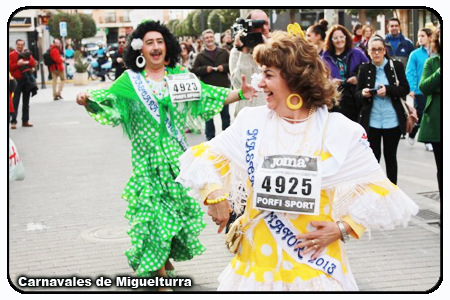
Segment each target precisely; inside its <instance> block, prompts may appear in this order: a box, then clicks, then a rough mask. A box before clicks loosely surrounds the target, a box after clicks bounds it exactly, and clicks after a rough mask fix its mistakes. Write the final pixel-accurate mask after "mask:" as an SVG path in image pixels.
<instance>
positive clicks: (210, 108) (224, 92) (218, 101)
mask: <svg viewBox="0 0 450 300" xmlns="http://www.w3.org/2000/svg"><path fill="white" fill-rule="evenodd" d="M200 84H201V85H202V94H201V99H200V101H193V102H190V104H191V110H190V111H191V114H192V116H193V117H194V118H195V117H201V118H202V119H203V120H204V121H207V120H210V119H212V118H213V117H214V115H216V114H218V113H220V112H221V111H222V109H223V106H224V104H225V100H226V99H227V96H228V93H229V92H230V89H227V88H223V87H219V86H212V85H209V84H206V83H203V82H201V81H200Z"/></svg>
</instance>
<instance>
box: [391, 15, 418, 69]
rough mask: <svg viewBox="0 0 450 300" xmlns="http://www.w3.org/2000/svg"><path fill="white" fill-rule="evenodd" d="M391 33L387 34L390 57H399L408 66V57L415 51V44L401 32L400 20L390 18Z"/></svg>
mask: <svg viewBox="0 0 450 300" xmlns="http://www.w3.org/2000/svg"><path fill="white" fill-rule="evenodd" d="M388 29H389V33H388V34H387V35H386V39H385V43H386V49H387V52H388V54H389V57H390V58H392V59H397V60H399V61H401V62H402V64H403V65H404V66H406V62H407V61H408V57H409V55H410V54H411V52H413V51H414V49H415V48H414V44H413V43H412V42H411V41H410V40H409V39H407V38H406V37H404V36H403V34H402V33H401V27H400V20H399V19H398V18H390V19H389V25H388Z"/></svg>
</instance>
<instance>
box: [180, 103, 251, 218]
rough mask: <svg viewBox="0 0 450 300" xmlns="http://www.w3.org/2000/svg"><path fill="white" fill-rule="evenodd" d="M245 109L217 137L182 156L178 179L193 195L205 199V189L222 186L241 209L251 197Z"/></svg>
mask: <svg viewBox="0 0 450 300" xmlns="http://www.w3.org/2000/svg"><path fill="white" fill-rule="evenodd" d="M242 112H243V113H242V114H240V115H239V117H238V118H236V120H235V121H234V122H233V124H232V125H231V126H230V127H228V128H227V129H226V130H225V131H224V132H222V133H221V134H219V135H218V136H217V137H216V138H214V139H213V140H211V141H209V142H206V143H202V144H200V145H197V146H194V147H191V148H189V149H188V150H187V151H186V152H185V153H184V154H183V155H182V156H181V157H180V158H179V162H180V174H179V175H178V177H177V179H176V181H177V182H179V183H181V184H182V185H183V186H185V187H187V188H189V189H190V191H189V196H191V197H193V198H195V199H197V200H198V201H200V202H203V201H204V199H202V197H201V191H202V190H203V189H208V187H210V186H220V187H222V188H223V189H224V190H226V191H227V192H229V193H230V202H231V205H232V208H233V209H234V210H235V211H236V212H238V211H240V209H241V202H242V200H245V199H246V198H247V192H246V191H247V190H248V189H246V187H247V180H248V175H247V172H246V165H245V149H243V148H242V147H243V146H242V143H241V140H242V139H241V133H242V128H241V126H242V124H241V123H242V122H241V121H240V120H243V119H244V118H245V109H244V110H243V111H242Z"/></svg>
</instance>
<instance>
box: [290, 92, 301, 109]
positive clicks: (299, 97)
mask: <svg viewBox="0 0 450 300" xmlns="http://www.w3.org/2000/svg"><path fill="white" fill-rule="evenodd" d="M293 97H295V98H298V103H297V104H292V102H291V99H292V98H293ZM286 106H287V107H288V108H289V109H291V110H298V109H300V108H302V106H303V99H302V97H301V96H300V95H299V94H290V95H289V97H287V99H286Z"/></svg>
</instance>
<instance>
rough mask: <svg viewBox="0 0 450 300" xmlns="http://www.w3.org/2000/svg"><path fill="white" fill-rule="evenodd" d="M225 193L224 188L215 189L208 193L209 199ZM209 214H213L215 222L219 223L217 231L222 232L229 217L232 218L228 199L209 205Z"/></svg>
mask: <svg viewBox="0 0 450 300" xmlns="http://www.w3.org/2000/svg"><path fill="white" fill-rule="evenodd" d="M224 195H225V191H224V190H222V189H220V190H215V191H214V192H212V193H211V194H209V195H208V199H216V198H219V197H222V196H224ZM208 215H209V216H211V218H212V220H213V222H214V223H216V224H217V225H219V230H218V231H217V233H221V232H222V230H223V229H224V228H225V226H227V223H228V219H229V218H230V204H229V203H228V200H225V201H222V202H219V203H216V204H210V205H208Z"/></svg>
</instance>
